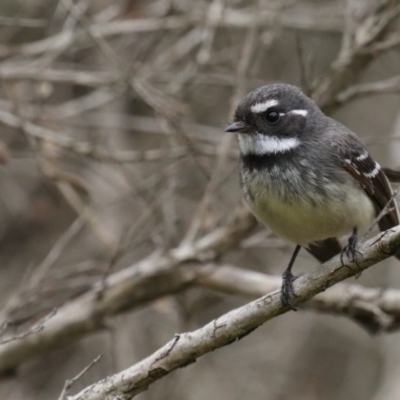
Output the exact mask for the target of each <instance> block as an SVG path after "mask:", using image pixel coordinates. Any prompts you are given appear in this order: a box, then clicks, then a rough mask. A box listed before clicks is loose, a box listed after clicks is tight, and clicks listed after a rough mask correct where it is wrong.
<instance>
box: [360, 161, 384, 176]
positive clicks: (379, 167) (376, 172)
mask: <svg viewBox="0 0 400 400" xmlns="http://www.w3.org/2000/svg"><path fill="white" fill-rule="evenodd" d="M380 169H381V166H380V165H379V164H378V163H377V162H376V163H375V168H374V169H373V170H372V171H371V172H370V173H368V174H364V176H366V177H367V178H375V177H376V176H377V175H378V173H379V171H380Z"/></svg>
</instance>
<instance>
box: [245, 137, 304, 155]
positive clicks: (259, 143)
mask: <svg viewBox="0 0 400 400" xmlns="http://www.w3.org/2000/svg"><path fill="white" fill-rule="evenodd" d="M300 144H301V142H300V140H299V139H297V138H277V137H275V136H267V135H263V134H260V133H255V134H254V133H253V134H250V135H248V134H241V135H239V145H240V150H241V151H242V154H244V155H248V154H255V155H259V156H262V155H268V154H277V153H286V152H287V151H290V150H293V149H295V148H296V147H298V146H299V145H300Z"/></svg>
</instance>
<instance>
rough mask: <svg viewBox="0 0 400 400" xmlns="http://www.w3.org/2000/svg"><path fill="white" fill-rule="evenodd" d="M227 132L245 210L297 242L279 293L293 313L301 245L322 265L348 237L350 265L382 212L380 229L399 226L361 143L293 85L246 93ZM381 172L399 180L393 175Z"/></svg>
mask: <svg viewBox="0 0 400 400" xmlns="http://www.w3.org/2000/svg"><path fill="white" fill-rule="evenodd" d="M225 131H226V132H236V133H238V134H239V135H238V137H239V147H240V153H241V154H240V163H239V171H240V182H241V187H242V190H243V195H244V199H245V201H246V203H247V205H248V206H249V208H250V210H251V212H252V213H253V214H254V215H255V216H256V217H257V218H258V219H259V220H260V221H262V222H263V223H264V224H265V225H267V226H269V227H270V228H271V230H272V231H273V232H275V233H276V234H277V235H278V236H280V237H282V238H284V239H286V240H289V241H291V242H293V243H295V244H296V249H295V251H294V253H293V255H292V258H291V260H290V262H289V265H288V267H287V268H286V270H285V271H284V273H283V283H282V290H281V299H282V302H283V303H285V304H286V305H288V306H290V307H291V308H292V309H295V308H294V307H293V305H292V301H291V296H293V295H294V293H293V280H294V279H295V278H294V276H293V274H292V272H291V270H292V266H293V264H294V261H295V259H296V256H297V254H298V252H299V250H300V248H301V247H304V248H306V249H307V250H308V251H309V252H310V253H311V254H313V255H314V256H315V257H316V258H317V259H318V260H319V261H321V262H325V261H327V260H329V259H330V258H332V257H333V256H334V255H336V254H338V253H340V252H341V251H342V248H341V245H340V243H339V241H338V238H340V237H341V236H343V235H346V234H351V236H350V238H349V241H348V244H347V246H346V247H345V249H344V252H345V253H346V255H347V256H348V257H349V258H350V259H351V260H352V261H356V259H357V242H358V234H362V233H364V232H366V231H367V230H368V228H369V227H370V225H371V223H372V221H373V220H374V219H375V217H376V216H377V215H378V214H379V212H380V211H381V210H382V209H383V208H384V207H388V209H389V212H388V213H387V214H385V215H384V216H383V217H382V218H381V219H380V221H379V227H380V229H381V230H387V229H389V228H391V227H393V226H396V225H398V224H399V214H398V210H397V206H396V203H395V201H394V199H393V197H392V190H391V187H390V183H389V181H388V178H387V176H386V175H385V172H384V170H383V169H382V168H381V167H380V166H379V164H378V163H376V162H375V161H374V160H373V159H372V158H371V156H370V155H369V153H368V150H367V148H366V146H365V145H364V143H363V142H362V141H361V140H360V139H359V138H358V137H357V136H356V135H355V134H354V133H353V132H351V131H350V130H349V129H347V128H346V127H345V126H343V125H342V124H340V123H339V122H337V121H335V120H333V119H331V118H329V117H327V116H326V115H325V114H324V113H323V112H322V111H321V110H320V109H319V107H318V106H317V105H316V104H315V102H314V101H313V100H311V99H310V98H308V97H307V96H306V95H305V94H304V93H303V92H302V91H301V90H300V89H298V88H297V87H295V86H291V85H286V84H273V85H268V86H263V87H261V88H259V89H256V90H254V91H252V92H251V93H249V94H248V95H247V96H246V97H245V98H244V99H243V100H242V101H241V102H240V104H239V105H238V107H237V109H236V112H235V118H234V122H233V123H232V124H231V125H229V126H228V127H227V128H226V129H225ZM387 171H388V174H391V178H393V179H394V180H398V177H399V175H400V174H399V173H397V171H393V170H387ZM389 176H390V175H389ZM396 257H397V258H399V259H400V254H397V255H396Z"/></svg>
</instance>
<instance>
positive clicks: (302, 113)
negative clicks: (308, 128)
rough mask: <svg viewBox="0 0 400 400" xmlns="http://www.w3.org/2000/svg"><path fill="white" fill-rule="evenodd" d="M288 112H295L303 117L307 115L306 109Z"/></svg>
mask: <svg viewBox="0 0 400 400" xmlns="http://www.w3.org/2000/svg"><path fill="white" fill-rule="evenodd" d="M290 114H297V115H302V116H303V117H305V116H307V115H308V111H307V110H292V111H290Z"/></svg>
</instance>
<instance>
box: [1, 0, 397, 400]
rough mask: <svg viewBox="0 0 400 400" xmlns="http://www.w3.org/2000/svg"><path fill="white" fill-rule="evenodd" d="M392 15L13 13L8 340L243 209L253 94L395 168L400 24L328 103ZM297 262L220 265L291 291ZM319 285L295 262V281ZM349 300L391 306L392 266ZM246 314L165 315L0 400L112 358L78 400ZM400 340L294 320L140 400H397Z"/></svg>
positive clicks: (191, 303)
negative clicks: (262, 93)
mask: <svg viewBox="0 0 400 400" xmlns="http://www.w3.org/2000/svg"><path fill="white" fill-rule="evenodd" d="M389 3H391V6H393V7H394V10H395V11H394V14H396V8H395V7H397V9H398V8H399V2H398V1H369V2H368V1H350V0H349V1H344V0H343V1H338V0H324V1H321V0H314V1H311V0H309V1H303V0H301V1H296V0H287V1H286V0H284V1H279V0H213V1H211V0H197V1H190V0H130V1H129V0H120V1H109V0H101V1H85V0H79V1H70V0H63V1H50V0H31V1H29V2H27V1H22V0H19V1H16V0H3V1H1V3H0V82H1V85H0V126H1V131H0V140H1V146H0V159H1V160H2V161H3V164H4V165H2V166H1V167H0V190H1V195H0V300H1V304H2V309H1V312H0V313H1V317H2V321H0V322H1V323H2V326H3V328H2V336H3V337H4V338H7V337H12V338H14V340H15V341H18V340H19V339H18V335H23V332H26V331H28V332H29V329H31V328H32V326H33V325H32V324H34V323H37V321H42V319H43V318H44V321H46V318H51V315H50V316H49V313H50V314H51V312H52V310H54V309H55V310H57V309H58V308H59V307H62V306H63V305H65V304H66V303H68V301H70V300H71V299H76V298H78V297H79V296H80V295H82V294H83V293H85V292H86V291H87V290H89V289H90V288H91V287H92V285H93V284H94V283H95V282H99V281H101V280H102V279H104V277H106V276H109V275H111V274H113V273H115V272H117V271H119V270H122V269H124V268H126V267H128V266H132V265H134V264H135V263H138V262H139V261H140V260H142V259H143V258H144V257H146V256H148V255H149V254H151V253H152V252H154V251H156V250H157V251H166V250H168V249H172V248H175V247H176V246H178V245H179V244H180V243H181V242H182V240H186V241H187V242H191V241H193V240H195V239H196V238H199V237H201V236H202V235H204V234H206V233H207V232H211V231H213V230H214V229H216V228H217V227H219V226H223V225H224V224H225V223H226V222H227V221H228V220H229V218H230V217H231V215H232V213H233V211H234V210H235V208H236V207H238V206H240V205H241V194H240V189H239V186H238V179H237V171H236V164H237V144H236V140H235V139H234V138H233V137H232V138H231V139H229V138H228V137H227V134H224V133H223V130H224V126H225V124H226V123H228V122H229V121H230V119H231V118H232V111H233V110H234V107H235V105H236V104H237V102H238V101H239V99H240V98H241V97H242V96H243V95H244V94H246V93H247V92H248V91H250V90H251V89H253V88H255V87H257V86H260V85H263V84H266V83H270V82H278V81H279V82H287V83H292V84H295V85H298V86H301V87H302V88H303V89H304V90H305V91H307V92H308V93H310V94H311V95H313V96H314V98H316V100H317V101H318V102H319V103H320V104H321V106H324V107H325V110H326V111H327V112H328V113H329V114H331V115H332V116H333V117H334V118H336V119H338V120H339V121H341V122H343V123H344V124H346V125H347V126H348V127H350V128H351V129H352V130H354V131H355V132H356V133H358V134H359V135H360V136H361V137H362V138H364V139H365V141H366V142H367V143H368V144H369V147H370V150H371V152H372V154H373V156H375V158H376V159H377V160H378V162H379V163H380V164H381V165H385V166H391V167H400V161H399V160H400V159H399V155H400V147H399V144H398V143H399V142H398V138H399V137H400V99H399V96H398V93H399V92H400V89H399V87H400V81H399V71H400V52H399V48H400V47H399V43H397V45H396V38H397V42H400V41H399V38H400V30H399V25H398V17H396V16H395V15H394V18H393V20H392V21H391V22H390V24H388V26H387V29H385V30H384V31H383V32H382V34H381V35H380V36H379V37H376V38H374V41H373V42H372V43H368V44H367V46H373V45H376V43H383V42H385V41H387V40H393V41H394V44H393V45H392V46H387V48H385V49H384V50H382V49H381V50H379V49H378V50H377V49H376V48H375V50H374V51H371V52H370V53H369V56H368V57H367V59H363V58H362V57H361V59H362V60H361V61H360V62H358V63H356V65H351V67H350V68H351V72H352V73H351V74H350V76H349V77H348V78H346V79H345V80H343V81H340V82H339V83H337V87H335V86H333V87H334V90H333V93H330V94H329V96H328V99H329V101H327V102H325V103H326V104H325V103H324V100H323V98H322V97H323V96H320V97H319V94H318V93H319V91H318V90H319V89H318V88H321V87H322V86H323V85H322V83H323V79H324V78H326V77H328V78H329V76H330V75H329V74H331V73H332V71H335V70H334V69H333V70H332V68H337V65H338V63H339V64H340V60H343V58H342V59H341V58H340V55H342V56H343V54H345V55H346V51H347V52H348V53H349V52H350V53H352V52H357V51H358V50H357V46H356V44H355V43H356V42H357V40H358V39H359V37H358V36H357V35H360V34H361V33H362V32H361V33H360V31H359V30H358V28H359V27H363V26H365V25H363V24H365V21H367V20H368V18H369V19H371V20H373V17H375V18H376V20H378V22H379V21H380V18H382V16H381V15H380V14H379V13H380V10H381V8H380V7H381V6H382V4H383V6H382V7H385V6H387V4H389ZM371 16H372V17H371ZM376 20H373V21H375V22H374V23H376ZM357 38H358V39H357ZM349 43H350V44H349ZM346 46H347V47H346ZM360 46H361V47H362V46H364V44H362V45H360ZM346 68H347V67H346ZM391 78H394V79H397V84H396V81H393V85H389V86H386V87H383V89H382V87H380V86H379V85H378V86H377V87H375V88H372V90H370V91H369V92H368V91H364V92H363V91H361V94H359V95H357V96H353V97H351V96H347V97H346V96H345V94H346V90H348V89H349V88H352V87H354V85H359V84H363V83H370V82H380V81H385V80H387V79H391ZM321 82H322V83H321ZM396 85H397V86H396ZM357 88H358V89H360V87H359V86H357V87H356V89H357ZM361 88H362V87H361ZM320 90H322V89H320ZM200 205H201V206H200ZM292 247H293V246H291V245H290V244H286V243H284V242H282V241H281V240H279V239H277V238H275V237H274V236H273V235H272V234H271V233H270V232H269V231H268V230H267V229H265V228H262V227H257V228H256V229H253V230H252V231H251V232H250V233H249V234H248V237H247V238H245V240H242V241H241V244H240V246H239V245H238V246H236V247H235V248H233V249H229V250H227V251H225V252H224V253H223V254H222V255H221V256H220V257H219V258H218V260H217V261H221V262H227V263H230V264H232V265H235V266H237V267H241V268H243V269H252V270H257V271H260V272H265V273H268V274H274V275H279V274H280V273H281V272H282V271H283V269H284V268H285V266H286V264H287V262H288V260H289V257H290V253H291V251H292ZM316 266H317V262H316V261H315V260H313V259H312V258H311V257H310V256H309V255H308V254H306V252H302V253H301V255H300V257H299V259H298V262H297V264H296V266H295V270H296V271H297V272H298V273H300V272H304V271H306V270H307V269H310V268H315V267H316ZM357 283H360V284H362V285H365V286H372V287H379V288H387V287H395V288H397V287H399V286H400V268H399V265H398V264H397V263H396V261H389V262H386V263H382V264H380V265H378V266H375V267H373V268H371V269H369V270H368V271H367V272H365V273H364V274H363V275H362V277H361V278H359V280H358V281H357ZM246 301H248V300H247V299H246V298H244V297H241V296H233V295H226V294H223V293H220V292H218V291H212V290H207V289H204V288H201V287H192V288H190V289H188V290H185V291H183V290H182V291H180V292H179V293H174V294H172V293H171V295H167V296H160V297H159V298H157V299H156V300H155V301H151V302H148V303H147V304H145V305H142V306H141V307H140V308H136V307H135V308H133V309H128V310H126V311H125V312H124V313H122V314H119V315H116V316H113V317H112V318H109V320H108V321H107V329H102V330H97V331H96V332H92V333H91V334H90V335H87V336H86V337H83V338H79V340H76V341H74V342H73V343H69V344H68V345H67V346H60V347H58V348H56V349H55V350H46V351H43V352H42V353H41V354H40V356H35V357H30V358H28V357H27V359H26V361H24V362H21V363H19V365H18V366H17V367H16V368H11V369H10V371H7V374H5V375H7V376H6V377H5V378H4V379H3V380H2V381H0V398H1V399H4V400H20V399H57V398H58V396H59V394H60V393H61V390H62V388H63V385H64V382H65V380H66V379H69V378H71V377H73V376H75V375H76V374H77V373H78V372H79V371H81V370H82V369H83V368H84V367H85V366H86V365H88V364H89V363H90V362H91V361H92V360H93V359H94V358H95V357H96V356H97V355H98V354H102V355H103V357H102V359H101V361H99V362H98V363H97V364H96V365H95V366H93V367H92V368H91V369H90V370H89V371H88V372H87V373H86V374H85V375H84V376H83V377H82V378H81V379H80V380H79V381H78V382H77V383H75V385H74V386H73V388H72V393H76V392H77V391H78V390H79V389H81V388H83V387H85V386H87V385H89V384H90V383H93V382H96V381H98V380H100V379H102V378H104V377H106V376H107V375H110V374H113V373H115V372H118V371H120V370H122V369H124V368H127V367H128V366H130V365H132V364H134V363H136V362H138V361H140V360H141V359H143V358H144V357H146V356H147V355H149V354H151V353H152V352H153V351H155V350H156V349H158V348H159V347H161V346H162V345H163V344H164V343H166V342H167V341H168V340H170V339H171V338H172V337H173V335H174V334H175V333H177V332H183V331H187V330H193V329H196V328H198V327H201V326H202V325H204V324H205V323H207V322H209V321H210V320H212V319H213V318H215V317H217V316H219V315H221V314H223V313H225V312H227V311H229V310H231V309H232V308H234V307H237V306H240V305H242V304H245V302H246ZM6 323H7V324H6ZM43 326H44V329H45V326H46V322H44V323H43ZM26 338H27V339H28V336H27V337H26ZM399 339H400V336H399V333H391V334H386V333H383V334H382V335H375V336H372V335H370V334H369V333H367V332H366V331H365V330H364V329H362V328H361V327H360V326H358V325H357V324H355V323H354V322H352V321H350V320H349V319H347V318H343V317H337V316H330V315H325V314H323V313H312V312H306V311H300V312H298V313H293V312H290V313H288V314H285V315H283V316H281V317H279V318H276V319H275V320H273V321H271V322H269V323H267V324H265V325H264V326H263V327H261V328H260V329H258V330H257V331H255V332H254V333H252V334H251V335H250V336H248V337H246V338H245V339H244V340H242V341H240V342H238V343H236V344H234V345H231V346H228V347H225V348H222V349H220V350H218V351H215V352H213V353H211V354H208V355H206V356H204V357H202V358H200V359H199V360H198V361H197V362H196V363H195V364H193V365H190V366H188V367H187V368H185V369H180V370H178V371H177V372H174V373H173V374H171V375H170V376H168V377H166V378H164V379H162V380H160V381H159V382H157V383H156V384H154V385H152V386H150V388H149V390H148V391H146V392H144V393H143V394H141V395H139V396H138V398H140V399H147V400H151V399H157V400H158V399H163V400H168V399H174V400H178V399H179V400H180V399H182V400H183V399H193V400H194V399H196V400H200V399H218V400H224V399H227V400H228V399H229V400H242V399H253V400H258V399H260V400H261V399H263V400H267V399H268V400H270V399H271V400H283V399H296V400H302V399H304V400H314V399H315V400H316V399H324V400H341V399H343V400H349V399H351V400H369V399H373V400H391V399H393V400H394V399H399V398H400V384H399V380H398V377H399V374H400V341H399ZM20 340H24V339H23V338H22V339H20ZM6 345H7V343H4V344H0V354H1V346H6ZM56 347H57V346H56Z"/></svg>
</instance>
